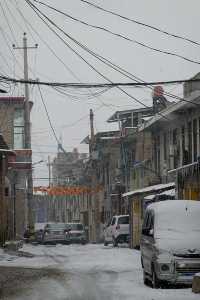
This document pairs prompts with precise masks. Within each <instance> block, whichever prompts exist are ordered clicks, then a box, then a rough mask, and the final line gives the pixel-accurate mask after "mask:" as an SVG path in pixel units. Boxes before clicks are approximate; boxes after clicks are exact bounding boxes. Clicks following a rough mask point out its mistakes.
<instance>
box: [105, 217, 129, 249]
mask: <svg viewBox="0 0 200 300" xmlns="http://www.w3.org/2000/svg"><path fill="white" fill-rule="evenodd" d="M128 241H129V215H120V216H113V217H112V219H111V221H110V222H109V223H108V224H107V226H106V227H105V229H104V246H107V245H108V244H110V243H113V246H114V247H117V246H118V243H127V242H128Z"/></svg>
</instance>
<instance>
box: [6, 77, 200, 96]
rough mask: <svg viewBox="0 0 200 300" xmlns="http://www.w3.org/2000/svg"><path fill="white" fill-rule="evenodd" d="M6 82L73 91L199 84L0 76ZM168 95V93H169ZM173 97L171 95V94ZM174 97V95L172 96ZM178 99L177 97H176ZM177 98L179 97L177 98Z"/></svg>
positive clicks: (195, 80) (183, 80) (187, 81)
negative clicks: (77, 80) (79, 80)
mask: <svg viewBox="0 0 200 300" xmlns="http://www.w3.org/2000/svg"><path fill="white" fill-rule="evenodd" d="M1 80H3V81H6V82H11V83H22V84H25V83H28V84H30V85H39V86H40V85H41V86H42V85H44V86H50V87H62V88H74V89H88V88H112V87H117V86H126V87H140V86H142V87H143V86H144V87H146V86H156V85H170V84H182V83H192V82H200V79H198V78H197V79H180V80H168V81H149V82H112V83H70V82H48V81H38V80H31V79H30V80H23V79H16V78H12V77H8V76H3V75H0V81H1ZM169 94H170V93H169ZM171 95H173V94H171ZM173 96H175V95H173ZM177 97H178V96H177ZM178 98H179V97H178Z"/></svg>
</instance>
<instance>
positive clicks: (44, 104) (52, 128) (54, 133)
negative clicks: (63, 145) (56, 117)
mask: <svg viewBox="0 0 200 300" xmlns="http://www.w3.org/2000/svg"><path fill="white" fill-rule="evenodd" d="M38 90H39V94H40V98H41V100H42V103H43V106H44V109H45V112H46V116H47V119H48V122H49V125H50V127H51V130H52V133H53V135H54V137H55V140H56V142H57V143H58V144H59V143H60V141H59V138H58V137H57V134H56V131H55V129H54V127H53V124H52V122H51V118H50V115H49V112H48V109H47V106H46V103H45V101H44V98H43V95H42V92H41V88H40V86H39V85H38Z"/></svg>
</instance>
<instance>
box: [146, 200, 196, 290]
mask: <svg viewBox="0 0 200 300" xmlns="http://www.w3.org/2000/svg"><path fill="white" fill-rule="evenodd" d="M141 261H142V267H143V274H144V283H145V284H146V283H148V282H149V281H150V282H151V283H152V285H153V287H154V288H158V287H159V286H160V285H161V284H162V283H172V284H189V285H191V283H192V279H193V276H194V275H195V273H198V272H200V201H192V200H167V201H163V202H158V203H154V204H151V205H149V206H148V207H147V209H146V213H145V216H144V222H143V228H142V235H141Z"/></svg>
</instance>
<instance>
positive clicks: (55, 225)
mask: <svg viewBox="0 0 200 300" xmlns="http://www.w3.org/2000/svg"><path fill="white" fill-rule="evenodd" d="M66 227H67V225H66V224H65V223H52V224H47V226H46V229H50V230H56V229H58V230H59V229H61V230H62V229H65V228H66Z"/></svg>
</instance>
